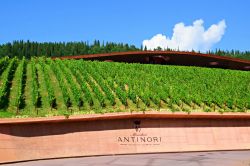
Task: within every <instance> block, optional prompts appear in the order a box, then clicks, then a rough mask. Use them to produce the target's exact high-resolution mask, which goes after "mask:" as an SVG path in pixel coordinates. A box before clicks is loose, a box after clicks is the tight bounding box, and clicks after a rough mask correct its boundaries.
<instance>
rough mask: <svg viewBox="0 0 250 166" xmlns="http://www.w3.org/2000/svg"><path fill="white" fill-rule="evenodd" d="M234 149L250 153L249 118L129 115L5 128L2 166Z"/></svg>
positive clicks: (0, 131)
mask: <svg viewBox="0 0 250 166" xmlns="http://www.w3.org/2000/svg"><path fill="white" fill-rule="evenodd" d="M106 117H107V116H106ZM152 117H154V116H152ZM233 149H250V121H249V119H248V118H233V119H232V118H206V117H203V118H188V116H187V117H185V116H184V117H183V116H182V117H181V118H178V117H177V118H176V117H173V118H169V117H168V118H166V117H163V118H161V117H160V116H159V117H158V118H156V117H154V118H150V115H147V116H143V115H142V116H129V115H127V116H124V118H103V119H102V118H98V119H95V120H88V119H87V120H86V119H84V120H81V118H80V119H78V120H61V121H48V120H44V121H43V120H41V121H39V122H37V121H34V122H32V121H31V122H26V123H25V122H24V123H10V122H8V123H0V163H4V162H12V161H22V160H34V159H44V158H58V157H73V156H91V155H113V154H130V153H155V152H179V151H208V150H233Z"/></svg>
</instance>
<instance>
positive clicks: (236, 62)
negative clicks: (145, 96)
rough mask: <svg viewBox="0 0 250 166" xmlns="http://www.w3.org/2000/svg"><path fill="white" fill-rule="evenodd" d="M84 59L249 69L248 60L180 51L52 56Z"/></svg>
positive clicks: (249, 63)
mask: <svg viewBox="0 0 250 166" xmlns="http://www.w3.org/2000/svg"><path fill="white" fill-rule="evenodd" d="M56 58H60V59H86V60H99V61H113V62H127V63H146V64H147V63H151V64H166V65H183V66H201V67H211V68H224V69H235V70H248V71H249V70H250V60H243V59H239V58H232V57H225V56H218V55H213V54H202V53H195V52H180V51H130V52H114V53H102V54H89V55H75V56H62V57H53V58H52V59H56Z"/></svg>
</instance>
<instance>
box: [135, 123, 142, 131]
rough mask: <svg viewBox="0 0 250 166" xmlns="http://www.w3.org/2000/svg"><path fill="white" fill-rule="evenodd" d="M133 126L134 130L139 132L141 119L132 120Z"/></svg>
mask: <svg viewBox="0 0 250 166" xmlns="http://www.w3.org/2000/svg"><path fill="white" fill-rule="evenodd" d="M134 128H135V131H136V132H140V131H141V121H140V120H135V121H134Z"/></svg>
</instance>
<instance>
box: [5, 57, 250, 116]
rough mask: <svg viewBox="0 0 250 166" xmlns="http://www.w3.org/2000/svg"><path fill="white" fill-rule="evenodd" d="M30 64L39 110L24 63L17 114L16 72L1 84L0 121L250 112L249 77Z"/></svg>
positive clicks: (76, 63)
mask: <svg viewBox="0 0 250 166" xmlns="http://www.w3.org/2000/svg"><path fill="white" fill-rule="evenodd" d="M6 61H7V60H6ZM8 61H9V60H8ZM34 61H35V63H36V64H35V68H36V74H37V78H38V91H39V96H40V97H41V98H40V99H39V100H40V101H39V102H38V103H39V104H38V105H34V104H33V103H34V102H33V101H32V88H33V87H32V86H33V84H32V73H31V61H28V60H27V61H26V64H27V65H25V69H24V71H25V73H24V74H25V77H23V79H25V80H23V87H24V91H23V92H22V93H23V94H22V98H23V99H24V101H23V102H24V103H23V104H21V105H22V106H20V108H16V106H15V105H14V104H13V102H14V99H15V98H16V96H15V94H16V89H17V88H18V87H17V85H16V80H17V79H18V78H17V75H16V73H18V71H17V70H18V68H14V69H15V70H14V71H13V72H12V73H13V75H14V76H13V77H8V79H9V80H8V81H9V82H10V84H6V86H7V87H6V88H3V87H1V86H3V85H2V84H1V85H0V88H1V89H6V92H9V93H6V95H5V96H3V97H2V99H5V100H4V101H0V102H6V105H3V106H2V107H1V111H0V117H1V118H3V117H16V116H18V117H40V116H56V115H64V116H68V115H71V114H74V115H75V114H91V113H101V114H102V113H106V112H121V111H123V112H125V111H126V112H135V111H150V110H158V111H168V112H176V111H182V112H186V113H188V114H189V113H192V112H220V113H224V112H248V111H249V110H250V72H248V71H236V70H225V69H209V68H200V67H185V66H167V65H149V64H147V65H142V64H125V63H109V62H90V61H83V60H64V61H61V60H56V61H52V60H50V59H44V58H39V59H34ZM20 62H21V60H17V62H16V66H18V64H20ZM41 64H42V65H41ZM42 66H43V67H45V68H46V69H47V74H48V77H47V79H48V80H45V77H44V70H43V67H42ZM52 67H53V68H54V67H57V70H52ZM5 69H6V67H5ZM56 71H58V72H60V74H58V73H56ZM2 73H4V71H3V72H2ZM56 74H58V75H57V77H56ZM1 77H2V76H0V78H1ZM46 81H47V82H48V81H49V83H50V85H51V87H52V89H53V93H54V95H55V99H56V100H55V101H56V102H55V103H56V104H55V105H53V106H50V104H49V100H48V92H47V87H46ZM59 81H61V86H60V84H59ZM0 82H1V81H0ZM83 83H84V84H85V85H86V87H85V88H87V89H88V90H89V92H90V97H91V98H92V99H93V105H91V104H90V103H89V100H86V99H87V98H88V96H87V94H86V93H84V90H83V89H82V88H84V87H83V86H82V84H83ZM105 88H106V89H105ZM76 89H77V91H76ZM63 90H64V91H66V93H65V92H63ZM2 94H4V93H2ZM64 95H68V97H69V102H70V104H67V103H65V100H64V99H65V96H64ZM109 95H112V96H113V97H114V98H115V99H114V101H115V104H113V105H112V104H111V103H112V102H111V100H112V99H113V97H112V96H109ZM77 97H80V100H82V103H81V105H80V106H79V105H78V103H77V102H76V101H77ZM6 99H7V100H6ZM78 102H79V101H78ZM17 110H18V111H17Z"/></svg>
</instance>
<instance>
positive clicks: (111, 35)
mask: <svg viewBox="0 0 250 166" xmlns="http://www.w3.org/2000/svg"><path fill="white" fill-rule="evenodd" d="M0 2H1V3H0V17H1V19H0V20H1V24H0V44H3V43H6V42H12V41H13V40H31V41H38V42H54V41H57V42H59V41H65V42H67V41H89V42H93V40H95V39H98V40H100V41H105V42H106V41H113V42H123V43H129V44H134V45H136V46H137V47H140V46H141V45H146V46H148V47H156V46H157V45H159V46H162V47H168V46H169V47H174V48H177V47H178V48H181V49H186V50H189V49H191V48H194V49H195V50H201V51H202V50H207V49H215V48H220V49H224V50H231V49H237V50H242V51H245V50H250V21H249V19H250V12H249V6H250V1H249V0H0Z"/></svg>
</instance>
